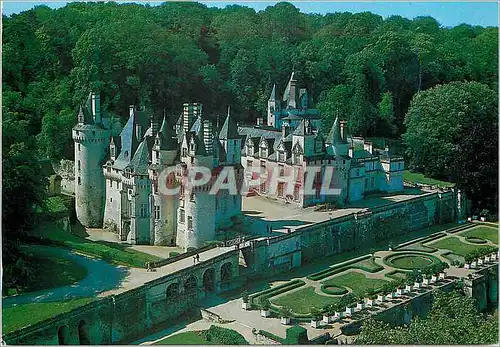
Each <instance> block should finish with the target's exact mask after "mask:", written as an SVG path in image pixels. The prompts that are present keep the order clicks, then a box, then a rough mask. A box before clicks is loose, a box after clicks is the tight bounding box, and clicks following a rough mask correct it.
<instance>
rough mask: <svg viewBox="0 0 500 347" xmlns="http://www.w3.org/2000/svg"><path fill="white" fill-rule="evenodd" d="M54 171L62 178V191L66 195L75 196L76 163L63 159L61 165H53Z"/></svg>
mask: <svg viewBox="0 0 500 347" xmlns="http://www.w3.org/2000/svg"><path fill="white" fill-rule="evenodd" d="M52 167H53V169H54V171H55V172H56V173H57V174H58V175H59V176H61V191H62V192H63V193H66V194H70V195H74V194H75V162H74V161H72V160H67V159H61V161H60V162H59V163H56V164H52Z"/></svg>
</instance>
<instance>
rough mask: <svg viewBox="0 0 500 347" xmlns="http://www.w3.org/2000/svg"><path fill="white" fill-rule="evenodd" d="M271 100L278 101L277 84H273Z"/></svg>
mask: <svg viewBox="0 0 500 347" xmlns="http://www.w3.org/2000/svg"><path fill="white" fill-rule="evenodd" d="M269 100H271V101H275V100H276V83H275V84H273V90H272V92H271V96H270V97H269Z"/></svg>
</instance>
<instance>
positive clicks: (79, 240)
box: [33, 222, 161, 268]
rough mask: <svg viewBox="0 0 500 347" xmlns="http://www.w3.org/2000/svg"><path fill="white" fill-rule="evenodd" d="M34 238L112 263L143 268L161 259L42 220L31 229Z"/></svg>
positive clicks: (127, 246)
mask: <svg viewBox="0 0 500 347" xmlns="http://www.w3.org/2000/svg"><path fill="white" fill-rule="evenodd" d="M33 235H34V237H35V238H40V239H41V240H42V241H43V240H45V241H50V242H51V243H54V244H56V245H59V246H63V247H66V248H70V249H72V250H75V251H79V252H81V253H85V254H88V255H91V256H95V257H98V258H101V259H103V260H105V261H108V262H110V263H113V264H119V265H126V266H132V267H140V268H144V267H145V266H146V265H145V264H146V263H147V262H150V261H158V260H161V258H160V257H157V256H154V255H150V254H146V253H142V252H139V251H136V250H133V249H132V248H130V245H125V244H119V243H113V242H105V241H90V240H87V239H85V238H83V237H79V236H76V235H73V234H70V233H68V232H66V231H64V230H63V229H62V228H61V227H60V226H59V225H57V224H56V223H54V222H44V223H42V224H41V225H40V226H38V228H36V229H35V230H34V231H33Z"/></svg>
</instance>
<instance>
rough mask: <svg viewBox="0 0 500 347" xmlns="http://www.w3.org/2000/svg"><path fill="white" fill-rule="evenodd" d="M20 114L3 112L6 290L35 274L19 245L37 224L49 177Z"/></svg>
mask: <svg viewBox="0 0 500 347" xmlns="http://www.w3.org/2000/svg"><path fill="white" fill-rule="evenodd" d="M18 117H19V115H18V114H13V113H9V112H8V113H4V117H3V124H2V147H3V158H2V171H3V175H2V241H3V244H2V251H3V252H2V262H3V269H4V279H3V280H4V282H3V284H4V287H5V288H9V287H21V286H23V285H25V284H26V283H28V282H29V281H30V277H31V276H32V275H33V271H31V268H32V266H33V264H30V262H29V260H27V259H23V253H22V251H21V250H20V248H19V245H20V244H21V243H23V242H25V241H24V240H25V237H26V235H27V234H28V231H29V230H30V229H31V228H32V227H33V225H34V222H35V211H36V209H37V208H38V207H41V206H42V205H43V200H44V198H45V189H46V186H47V181H46V178H45V177H44V176H43V173H42V170H41V167H40V165H39V162H38V159H37V156H36V148H35V141H34V139H33V138H32V137H30V136H29V135H28V132H27V122H26V121H24V120H17V118H18Z"/></svg>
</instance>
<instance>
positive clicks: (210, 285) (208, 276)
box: [203, 269, 215, 292]
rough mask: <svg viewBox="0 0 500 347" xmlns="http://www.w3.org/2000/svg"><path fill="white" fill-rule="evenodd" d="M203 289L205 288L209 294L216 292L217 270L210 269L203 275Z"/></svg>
mask: <svg viewBox="0 0 500 347" xmlns="http://www.w3.org/2000/svg"><path fill="white" fill-rule="evenodd" d="M203 288H205V290H206V291H207V292H213V291H215V270H214V269H208V270H207V271H205V273H204V274H203Z"/></svg>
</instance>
